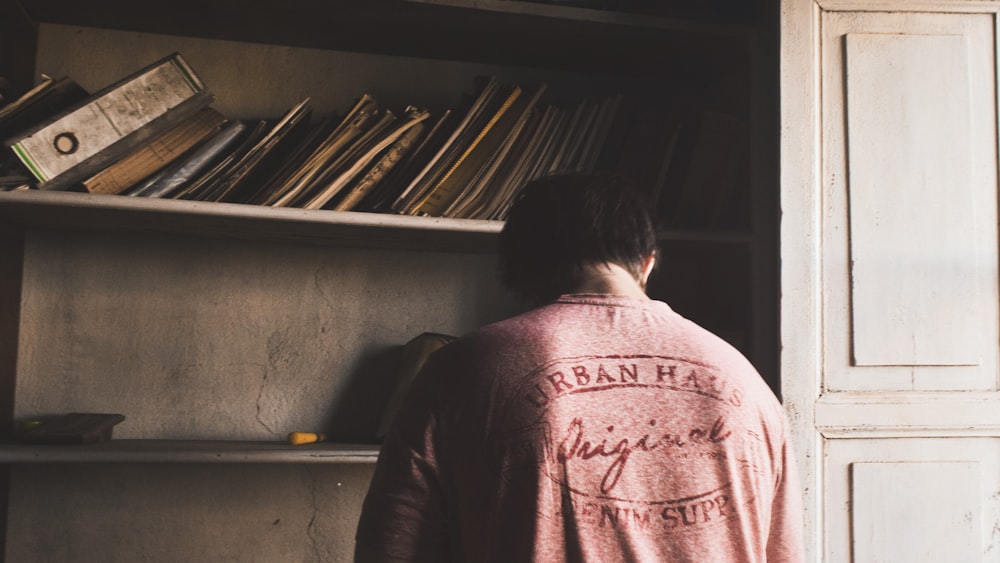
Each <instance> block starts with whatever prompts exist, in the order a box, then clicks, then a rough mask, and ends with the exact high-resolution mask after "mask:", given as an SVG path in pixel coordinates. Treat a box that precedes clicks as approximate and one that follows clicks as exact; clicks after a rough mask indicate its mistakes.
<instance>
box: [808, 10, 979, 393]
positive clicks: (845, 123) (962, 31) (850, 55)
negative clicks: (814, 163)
mask: <svg viewBox="0 0 1000 563" xmlns="http://www.w3.org/2000/svg"><path fill="white" fill-rule="evenodd" d="M993 43H994V41H993V23H992V17H991V16H988V15H983V14H880V13H874V14H868V13H865V14H858V13H852V12H837V13H827V14H825V15H824V18H823V43H822V49H823V61H824V63H825V64H826V65H827V66H826V68H824V69H823V76H824V81H823V84H824V87H823V94H824V101H823V116H824V119H823V129H824V131H823V138H824V139H825V142H824V146H823V152H824V155H825V157H826V158H825V160H824V172H825V174H824V175H825V177H826V178H827V180H828V181H827V183H826V188H825V192H826V193H825V198H824V199H825V200H826V202H827V203H826V205H825V216H824V226H823V231H824V234H823V240H824V251H823V263H824V280H823V289H824V295H825V307H824V309H825V318H826V322H825V323H824V324H825V339H824V342H825V354H824V358H825V362H824V382H825V386H826V388H827V389H828V390H830V391H841V390H866V391H872V390H901V391H902V390H969V389H978V390H982V389H995V388H996V371H997V362H996V355H997V351H996V348H997V310H998V306H997V291H996V288H997V266H996V254H997V252H996V243H995V241H996V221H997V214H996V208H997V204H996V201H997V189H996V173H995V168H996V159H997V156H996V142H995V134H994V133H995V123H996V117H995V112H994V105H995V102H994V95H993V84H994V82H995V80H994V79H995V73H994V69H995V64H996V63H995V60H994V56H993V54H994V52H995V51H994V50H993V49H992V45H993Z"/></svg>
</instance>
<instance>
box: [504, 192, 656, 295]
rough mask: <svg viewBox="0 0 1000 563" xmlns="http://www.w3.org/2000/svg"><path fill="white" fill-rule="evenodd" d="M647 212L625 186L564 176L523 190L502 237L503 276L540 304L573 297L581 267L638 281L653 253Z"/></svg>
mask: <svg viewBox="0 0 1000 563" xmlns="http://www.w3.org/2000/svg"><path fill="white" fill-rule="evenodd" d="M648 207H649V206H648V204H647V202H646V200H645V198H643V197H642V196H641V195H640V193H639V192H638V191H637V189H636V187H635V186H634V185H633V184H631V183H630V182H628V181H627V180H626V179H625V178H623V177H621V176H618V175H613V174H608V173H593V174H581V173H562V174H555V175H550V176H544V177H542V178H539V179H536V180H534V181H532V182H529V183H528V184H526V185H525V186H524V187H523V188H522V189H521V191H520V192H519V194H518V196H517V199H516V201H515V202H514V204H513V206H512V207H511V210H510V213H509V215H508V217H507V222H506V224H505V225H504V228H503V231H502V232H501V234H500V274H501V278H502V281H503V282H504V284H505V285H506V286H507V287H509V288H510V289H512V290H513V291H514V292H516V293H518V294H519V295H521V296H522V297H524V298H526V299H528V300H529V301H533V302H536V303H544V302H548V301H551V300H552V299H555V298H556V297H558V296H559V295H561V294H563V293H566V292H567V291H570V290H572V289H573V287H574V286H575V285H576V283H577V282H578V281H579V279H580V274H581V273H582V270H583V266H584V265H585V264H588V263H590V264H605V263H614V264H618V265H619V266H621V267H623V268H625V269H626V270H627V271H628V272H629V273H631V274H632V275H633V276H634V277H635V278H636V279H639V278H640V277H641V275H642V265H643V261H644V260H645V259H646V258H647V257H648V256H649V255H650V254H652V253H654V252H655V251H656V228H655V226H654V224H653V220H652V218H651V216H650V213H649V209H648Z"/></svg>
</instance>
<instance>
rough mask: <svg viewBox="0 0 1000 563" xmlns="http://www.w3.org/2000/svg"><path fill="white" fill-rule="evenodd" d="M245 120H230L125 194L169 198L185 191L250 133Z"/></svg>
mask: <svg viewBox="0 0 1000 563" xmlns="http://www.w3.org/2000/svg"><path fill="white" fill-rule="evenodd" d="M246 130H247V125H246V123H244V122H243V121H230V122H228V123H226V124H225V125H224V126H223V127H222V128H221V129H220V130H219V131H217V132H215V133H213V134H212V135H211V137H210V138H208V139H206V140H205V141H204V142H202V143H201V144H200V145H198V146H196V147H194V148H193V149H191V151H190V152H189V153H187V154H185V155H184V156H182V157H180V158H178V159H177V160H175V161H174V162H173V163H171V164H170V165H168V166H167V167H166V168H164V169H162V170H160V171H159V172H157V173H156V174H153V175H152V176H150V177H149V178H147V179H146V180H144V181H142V182H141V183H139V184H137V185H136V186H135V187H133V188H132V189H130V190H128V192H126V193H125V195H130V196H141V197H165V196H169V195H170V194H172V193H174V192H175V191H176V190H179V189H181V188H182V187H183V186H184V185H185V184H186V183H187V182H190V181H192V180H193V179H194V178H196V177H197V176H198V175H199V174H201V173H202V172H204V171H205V170H207V169H208V167H209V166H211V165H212V164H213V163H214V162H216V161H217V160H218V159H219V158H221V157H222V155H224V154H225V152H226V151H227V150H229V149H230V148H231V147H233V146H234V145H235V144H236V143H237V142H238V141H239V139H240V137H241V136H242V135H243V134H244V133H245V132H246Z"/></svg>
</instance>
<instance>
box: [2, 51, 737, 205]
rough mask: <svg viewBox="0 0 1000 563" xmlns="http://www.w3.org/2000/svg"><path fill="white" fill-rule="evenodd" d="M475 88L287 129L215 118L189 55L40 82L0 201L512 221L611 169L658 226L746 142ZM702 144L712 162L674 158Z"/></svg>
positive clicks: (652, 112) (653, 113) (501, 87)
mask: <svg viewBox="0 0 1000 563" xmlns="http://www.w3.org/2000/svg"><path fill="white" fill-rule="evenodd" d="M471 86H472V88H471V92H469V93H466V94H465V95H464V96H463V97H462V99H461V100H460V101H459V104H458V106H457V107H456V108H455V109H447V110H444V111H441V112H437V113H436V114H434V115H432V113H431V112H430V111H428V110H427V109H425V108H422V107H418V106H409V107H406V108H402V109H396V108H387V107H382V106H380V104H379V103H378V101H377V99H376V98H375V97H374V95H373V94H371V93H364V94H362V95H360V96H359V97H358V98H357V99H356V100H355V101H354V103H353V105H352V107H350V108H347V111H346V112H344V114H343V115H339V114H331V115H326V116H316V115H314V113H315V112H314V109H313V107H312V104H311V100H310V99H309V98H304V99H301V100H299V101H298V102H297V103H295V104H294V105H293V106H292V107H290V108H289V109H288V110H287V111H286V112H285V113H284V114H283V115H281V116H277V117H273V118H265V119H233V118H230V117H228V116H225V115H223V114H221V113H220V112H219V111H217V110H216V109H214V108H213V107H212V103H213V101H214V96H213V95H212V94H211V93H210V92H209V91H208V89H207V88H206V87H205V85H204V83H203V82H202V81H201V79H200V78H199V77H198V76H197V74H196V73H195V72H194V70H193V69H192V68H191V67H190V65H188V64H187V62H186V61H184V59H183V57H182V56H181V55H180V54H179V53H174V54H172V55H170V56H168V57H165V58H164V59H162V60H160V61H156V62H155V63H153V64H151V65H149V66H148V67H145V68H143V69H140V70H139V71H137V72H135V73H133V74H132V75H130V76H128V77H125V78H123V79H122V80H120V81H118V82H116V83H114V84H112V85H110V86H108V87H106V88H105V89H103V90H102V91H100V92H97V93H95V94H89V93H87V92H85V91H84V90H83V89H82V88H80V87H79V85H77V84H76V83H75V82H74V81H73V80H72V79H69V78H63V79H59V80H52V79H46V80H45V81H43V83H42V84H40V85H39V86H38V87H36V88H35V89H34V90H33V91H31V92H28V93H27V94H25V95H24V96H22V97H21V98H19V99H18V100H16V101H14V102H12V103H11V104H8V105H6V106H0V139H5V144H7V145H8V146H9V147H10V148H11V154H12V155H14V156H15V157H16V159H15V158H13V157H11V156H10V155H8V156H7V159H6V160H5V162H6V164H5V165H4V167H5V169H6V172H5V173H3V174H0V188H4V187H6V188H11V187H18V188H28V189H30V188H38V189H70V190H80V191H88V192H91V193H95V194H116V195H123V196H132V197H151V198H153V197H155V198H169V199H189V200H199V201H213V202H229V203H243V204H252V205H262V206H272V207H296V208H304V209H328V210H337V211H365V212H379V213H396V214H406V215H429V216H441V217H457V218H470V219H486V220H503V219H504V218H505V216H506V214H507V211H508V210H509V207H510V204H511V202H512V201H513V199H514V197H515V195H516V193H517V191H518V190H519V189H520V187H521V186H523V185H524V184H525V183H526V182H527V181H529V180H531V179H533V178H536V177H539V176H541V175H544V174H549V173H555V172H561V171H588V170H592V169H594V168H597V167H603V168H612V169H616V170H618V171H619V172H622V173H625V174H629V175H632V176H634V177H635V178H636V180H637V181H640V182H642V183H643V185H645V186H648V188H649V194H650V199H651V205H654V206H658V207H661V208H663V207H666V208H669V209H671V210H672V211H671V213H669V214H664V215H663V216H664V217H673V218H675V219H677V218H679V219H685V218H689V215H688V214H687V213H684V212H680V211H677V210H676V209H675V206H679V205H685V206H690V205H692V204H698V201H699V200H698V198H703V197H704V196H705V194H704V193H701V194H700V195H699V196H698V197H693V195H694V194H692V193H689V192H691V191H692V190H698V191H699V192H706V191H715V190H716V188H717V187H716V186H714V185H713V186H705V184H706V178H709V179H717V178H718V174H717V173H715V174H712V171H716V170H718V169H719V168H720V166H719V164H720V157H719V155H718V154H712V151H713V150H714V147H712V146H709V144H713V143H719V142H720V139H721V141H722V142H723V144H725V145H726V147H725V148H726V150H728V151H730V152H734V153H735V152H740V151H741V150H742V149H743V148H745V146H746V144H747V143H745V142H743V140H741V139H740V138H739V135H740V133H739V123H740V120H738V119H736V118H732V117H726V119H722V120H719V119H716V120H714V122H715V123H716V124H718V123H724V124H725V125H726V126H727V128H726V129H725V130H720V131H715V130H713V129H712V127H710V126H708V127H706V126H703V125H702V124H701V123H697V122H694V123H693V122H692V119H691V116H692V115H702V116H703V117H702V121H706V123H707V122H708V121H711V120H709V119H708V118H709V117H711V116H713V115H716V116H718V115H721V114H718V112H714V113H707V112H703V111H699V112H694V113H692V111H691V107H690V106H685V105H684V104H681V103H677V102H676V101H675V102H671V103H662V104H657V105H656V106H653V107H651V108H648V106H645V105H642V104H635V103H631V102H632V101H631V100H627V99H626V97H625V96H624V95H622V94H612V95H605V96H601V97H588V98H583V99H581V100H579V101H577V102H570V103H560V104H555V103H551V102H547V101H546V100H545V93H546V91H547V85H546V84H545V83H506V82H503V81H501V80H498V79H497V78H496V77H494V76H481V77H475V78H474V79H473V81H472V85H471ZM151 92H152V94H150V93H151ZM144 95H145V96H147V98H149V99H146V100H143V99H142V96H144ZM136 99H140V100H141V103H137V102H136ZM642 108H648V109H642ZM733 124H735V126H734V125H733ZM709 125H711V123H709ZM715 129H719V127H715ZM706 133H711V135H712V138H711V139H706V138H703V137H705V136H706ZM720 135H721V137H720ZM734 135H735V136H736V141H735V142H734V141H733V139H732V137H733V136H734ZM692 142H694V143H695V144H698V143H699V142H700V143H701V144H702V145H705V146H704V147H702V149H701V153H703V154H700V155H699V154H698V153H694V154H685V158H683V159H681V158H674V155H675V153H682V152H683V151H682V150H681V147H685V146H688V145H690V144H691V143H692ZM689 161H690V162H691V163H693V164H697V166H698V167H700V168H702V170H701V171H700V172H699V171H698V170H694V169H692V167H691V166H688V162H689ZM17 168H20V170H21V173H20V174H19V173H18V172H17V171H16V169H17ZM727 169H729V170H730V171H731V175H733V174H735V175H737V176H739V175H740V174H741V172H739V171H738V170H737V169H735V168H733V167H727ZM25 171H27V172H30V174H31V177H30V178H26V174H25V173H24V172H25ZM26 180H27V181H26ZM730 183H731V182H730ZM719 193H720V194H721V193H725V190H724V189H723V188H722V187H721V186H720V187H719ZM720 198H721V196H719V197H716V198H713V199H715V200H718V201H717V202H716V203H720V204H725V200H724V199H720ZM684 199H687V200H688V201H687V202H685V201H684ZM699 215H701V214H699ZM708 216H711V217H712V218H713V219H712V220H715V218H717V216H721V215H720V214H719V213H718V212H716V211H712V212H710V213H708V214H706V217H708ZM699 221H701V219H699ZM683 222H684V221H683V220H679V223H683Z"/></svg>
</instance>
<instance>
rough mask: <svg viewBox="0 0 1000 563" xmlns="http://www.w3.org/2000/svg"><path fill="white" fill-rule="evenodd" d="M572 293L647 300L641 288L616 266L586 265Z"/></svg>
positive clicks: (632, 278) (630, 275)
mask: <svg viewBox="0 0 1000 563" xmlns="http://www.w3.org/2000/svg"><path fill="white" fill-rule="evenodd" d="M573 293H599V294H607V295H620V296H622V297H633V298H636V299H649V297H648V296H647V295H646V291H645V289H644V288H643V286H642V285H641V284H640V283H639V282H638V281H637V280H636V279H635V278H634V277H632V274H630V273H628V271H627V270H625V268H622V267H621V266H619V265H618V264H587V265H585V266H584V268H583V274H582V276H581V281H580V283H579V284H577V286H576V287H575V288H573Z"/></svg>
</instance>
